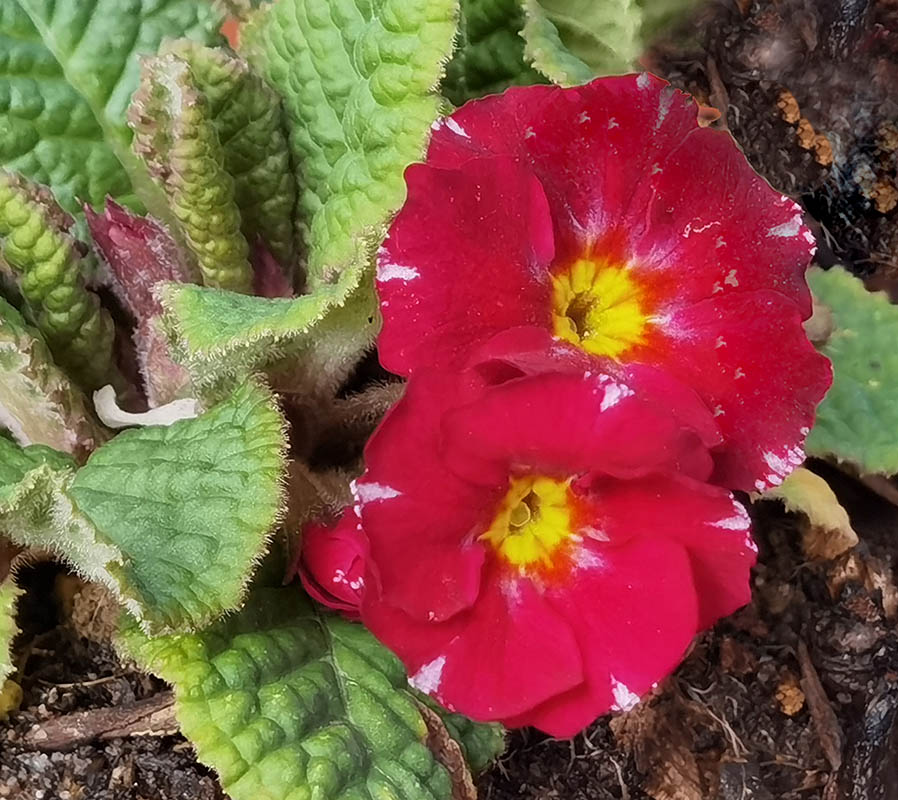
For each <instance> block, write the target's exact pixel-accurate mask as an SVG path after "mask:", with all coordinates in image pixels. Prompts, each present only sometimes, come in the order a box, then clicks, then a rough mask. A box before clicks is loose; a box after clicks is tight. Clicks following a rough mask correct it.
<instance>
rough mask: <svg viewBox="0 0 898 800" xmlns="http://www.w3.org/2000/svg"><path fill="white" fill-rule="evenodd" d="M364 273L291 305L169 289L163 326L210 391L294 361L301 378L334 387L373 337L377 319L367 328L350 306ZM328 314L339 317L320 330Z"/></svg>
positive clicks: (172, 286)
mask: <svg viewBox="0 0 898 800" xmlns="http://www.w3.org/2000/svg"><path fill="white" fill-rule="evenodd" d="M359 272H360V269H359V268H358V267H357V268H356V269H355V270H347V271H344V272H342V273H341V274H340V277H339V279H338V281H337V283H336V284H334V285H333V286H322V287H320V288H319V289H318V290H317V291H316V292H315V293H314V294H311V295H305V296H303V297H298V298H295V299H292V300H288V299H277V298H275V299H268V298H263V297H248V296H245V295H238V294H235V293H233V292H222V291H212V290H209V289H202V288H200V287H197V286H187V285H183V284H168V285H167V286H166V287H165V289H164V290H163V292H162V301H163V306H164V308H165V314H164V316H163V325H164V326H165V329H166V332H167V335H168V338H169V341H170V342H171V344H172V351H173V353H174V356H175V358H176V359H177V360H178V361H179V362H180V363H181V364H183V365H184V366H185V367H186V368H187V369H188V370H189V371H190V373H191V375H192V377H193V379H194V383H195V384H196V385H197V386H198V387H200V388H204V389H205V388H208V387H210V386H215V385H216V384H219V383H221V382H223V381H226V380H229V379H235V378H239V377H240V376H241V375H245V374H246V373H247V372H250V371H252V370H253V369H256V368H257V367H260V366H263V365H266V364H272V363H275V362H277V361H278V360H279V359H283V358H285V357H287V356H290V361H291V366H290V369H291V370H292V371H293V372H294V373H295V375H297V376H298V374H299V372H300V371H301V370H305V371H306V372H311V373H312V375H314V376H315V381H314V383H315V384H317V385H321V386H322V387H323V386H325V385H327V386H330V385H332V384H333V382H334V381H330V380H328V377H329V376H331V375H334V374H335V373H336V374H338V375H339V374H342V370H341V369H340V367H341V357H342V356H343V353H344V351H345V350H347V349H348V350H349V351H350V352H349V354H348V357H349V359H350V360H352V361H354V359H355V357H356V355H357V353H359V352H361V350H362V349H364V347H365V346H367V344H368V343H369V342H370V341H371V340H372V338H373V336H374V332H375V330H374V324H373V320H372V321H371V322H369V323H368V324H367V325H360V324H359V323H358V322H357V318H358V316H361V314H362V313H364V309H362V310H361V311H360V310H359V309H358V308H357V305H358V303H356V304H354V305H353V304H349V302H348V300H349V298H350V296H351V293H352V291H353V289H354V288H355V285H356V283H357V281H358V279H359ZM368 303H370V304H371V305H373V299H372V300H369V301H368ZM341 307H345V308H341ZM329 312H330V313H331V314H336V315H337V316H336V318H335V319H334V320H330V321H329V322H328V324H327V325H324V326H323V327H322V329H320V330H319V329H317V328H315V327H314V326H315V325H316V323H320V322H321V320H322V319H323V318H325V316H326V315H327V314H328V313H329ZM313 331H314V335H312V332H313ZM329 334H330V335H329ZM306 388H307V390H308V391H314V387H313V386H311V385H307V386H306Z"/></svg>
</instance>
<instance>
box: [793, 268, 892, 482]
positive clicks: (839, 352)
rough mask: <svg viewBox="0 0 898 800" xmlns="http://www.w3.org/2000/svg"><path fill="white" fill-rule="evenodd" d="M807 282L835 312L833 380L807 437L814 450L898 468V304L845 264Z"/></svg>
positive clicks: (876, 468) (814, 273) (828, 348)
mask: <svg viewBox="0 0 898 800" xmlns="http://www.w3.org/2000/svg"><path fill="white" fill-rule="evenodd" d="M808 283H809V284H810V286H811V290H812V291H813V292H814V296H815V297H816V299H817V300H818V301H820V302H821V303H823V304H824V305H826V306H828V307H829V308H830V310H831V311H832V315H833V330H832V333H831V335H830V337H829V339H828V340H827V341H826V342H825V343H824V344H823V345H822V346H821V347H820V350H821V352H822V353H823V354H824V355H825V356H827V357H828V358H829V359H830V360H831V361H832V364H833V385H832V388H831V389H830V390H829V393H828V394H827V395H826V397H825V398H824V399H823V402H822V403H821V404H820V407H819V408H818V409H817V421H816V423H815V425H814V428H813V430H812V431H811V433H810V435H809V436H808V441H807V450H808V453H809V454H810V455H813V456H820V457H834V458H836V459H838V460H839V461H848V462H851V463H852V464H855V465H856V466H857V467H858V468H859V469H860V470H861V472H864V473H868V474H870V473H881V474H884V475H894V474H896V473H898V404H896V402H895V397H896V396H898V351H896V349H895V344H894V343H895V341H898V307H896V306H894V305H892V304H891V303H889V300H888V297H886V295H885V294H884V293H882V292H875V293H871V292H868V291H867V290H866V289H865V288H864V284H863V282H862V281H860V280H858V279H857V278H855V277H854V276H853V275H851V274H850V273H848V272H846V271H845V270H844V269H842V268H840V267H833V268H832V269H830V270H827V271H826V272H824V271H823V270H817V269H815V270H811V271H810V272H809V273H808Z"/></svg>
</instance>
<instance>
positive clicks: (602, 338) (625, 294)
mask: <svg viewBox="0 0 898 800" xmlns="http://www.w3.org/2000/svg"><path fill="white" fill-rule="evenodd" d="M646 300H647V298H646V297H645V291H644V290H643V288H642V286H641V285H640V284H639V282H638V281H636V280H634V278H633V276H632V275H631V274H630V271H629V270H628V269H627V267H625V266H617V265H612V264H606V263H604V262H602V261H596V260H595V259H592V258H581V259H578V260H577V261H575V262H574V263H573V264H572V265H571V266H570V267H569V268H568V269H566V270H565V271H564V272H560V273H558V274H557V275H553V276H552V322H553V326H554V333H555V336H557V337H558V338H559V339H563V340H564V341H567V342H571V343H572V344H575V345H576V346H577V347H579V348H581V349H582V350H585V351H586V352H587V353H592V354H593V355H597V356H607V357H609V358H620V357H621V356H622V355H624V353H626V352H627V351H628V350H630V349H631V348H633V347H636V346H637V345H640V344H644V343H645V340H646V336H647V334H648V328H649V326H650V324H651V323H650V321H649V314H648V313H647V310H646V307H647V302H646Z"/></svg>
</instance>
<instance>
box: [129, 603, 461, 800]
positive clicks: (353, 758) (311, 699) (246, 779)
mask: <svg viewBox="0 0 898 800" xmlns="http://www.w3.org/2000/svg"><path fill="white" fill-rule="evenodd" d="M122 642H123V645H124V648H125V650H126V651H127V652H128V653H129V654H130V655H132V656H133V657H134V658H135V659H136V660H137V661H138V663H140V664H142V665H144V666H145V667H146V668H147V669H148V670H149V671H151V672H154V673H156V674H158V675H159V676H161V677H162V678H164V679H165V680H167V681H169V682H170V683H172V684H173V685H174V687H175V697H176V700H177V715H178V720H179V722H180V725H181V730H182V731H183V732H184V734H185V735H186V736H187V737H188V738H189V739H190V740H191V741H192V742H193V744H194V746H195V747H196V752H197V756H198V757H199V759H200V760H201V761H203V762H204V763H206V764H208V765H209V766H211V767H213V768H214V769H215V770H216V771H217V772H218V774H219V777H220V779H221V783H222V786H223V788H224V790H225V791H226V792H227V793H228V795H229V796H230V797H232V798H233V800H305V799H306V798H314V800H331V799H333V800H338V798H339V800H448V799H449V797H450V793H451V786H450V780H449V775H448V774H447V772H446V771H445V770H444V769H443V767H442V766H440V765H439V764H438V763H437V762H436V761H435V760H434V758H433V756H432V755H431V753H430V751H429V750H428V749H427V747H426V746H425V745H424V744H423V742H424V739H425V737H426V734H427V731H426V727H425V725H424V722H423V720H422V718H421V714H420V712H419V711H418V708H417V705H416V703H415V701H414V699H413V697H412V695H411V694H410V693H409V689H408V685H407V683H406V678H405V673H404V672H403V669H402V666H401V664H400V663H399V662H398V661H397V660H396V658H395V657H394V656H393V655H392V654H391V653H389V652H388V651H387V650H386V649H385V648H384V647H383V646H381V645H380V644H379V643H378V642H377V641H376V640H375V639H374V638H373V637H372V636H371V634H369V633H368V632H367V631H366V630H365V629H364V628H363V627H362V626H360V625H357V624H353V623H350V622H347V621H345V620H343V619H340V618H338V617H335V616H331V615H322V614H320V613H318V612H317V611H316V610H315V609H314V608H313V607H312V605H311V603H310V602H309V600H308V599H307V598H306V597H305V596H304V595H303V594H302V592H300V591H299V590H298V589H297V588H296V587H295V586H292V587H287V588H258V589H255V590H254V591H253V592H252V594H251V595H250V597H249V599H248V601H247V604H246V606H245V607H244V608H243V610H242V611H240V613H238V614H236V615H234V616H232V617H227V618H226V619H223V620H222V621H220V622H218V623H216V624H215V625H214V626H212V627H211V628H209V629H207V630H204V631H202V632H200V633H195V634H182V635H174V636H166V637H161V638H156V639H148V638H146V637H145V636H143V635H142V634H141V633H140V631H139V630H138V629H137V626H135V625H131V626H129V627H127V628H126V629H125V630H124V631H123V634H122Z"/></svg>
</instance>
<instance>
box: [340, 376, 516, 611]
mask: <svg viewBox="0 0 898 800" xmlns="http://www.w3.org/2000/svg"><path fill="white" fill-rule="evenodd" d="M470 389H471V387H470V386H469V384H467V383H465V381H464V378H463V376H462V377H460V376H455V375H451V374H447V373H441V372H435V371H428V372H426V373H425V374H421V375H416V376H415V378H414V379H413V380H411V381H410V382H409V384H408V387H407V389H406V393H405V397H404V398H403V399H402V400H401V401H400V402H399V403H397V404H396V405H395V406H394V407H393V408H392V409H391V411H390V412H389V413H388V414H387V416H386V417H385V418H384V421H383V422H382V423H381V425H380V427H379V429H378V430H377V432H376V433H375V434H374V436H372V437H371V439H370V440H369V441H368V445H367V446H366V448H365V461H366V464H367V470H366V472H365V474H364V475H363V476H362V477H361V478H360V479H359V480H358V481H356V483H355V484H354V487H353V492H354V495H355V498H356V510H357V513H358V515H359V517H360V518H361V520H362V525H363V527H364V529H365V533H366V535H367V537H368V542H369V548H370V552H371V557H372V559H373V561H374V563H376V564H377V565H378V573H379V578H380V579H381V580H382V583H383V586H384V589H383V595H384V599H385V601H386V602H389V603H393V604H394V605H397V606H399V607H401V608H403V609H405V610H406V611H407V612H408V613H410V614H412V615H413V616H415V617H418V618H420V619H436V620H443V619H447V618H449V617H451V616H452V615H453V614H456V613H458V612H459V611H460V610H462V609H464V608H467V607H468V606H470V605H471V604H472V603H473V602H474V600H475V599H476V597H477V593H478V591H479V586H480V571H481V567H482V564H483V558H484V553H483V548H482V547H481V546H480V545H479V544H478V543H476V542H474V541H472V539H471V536H470V531H471V529H472V528H473V527H475V526H476V525H477V524H478V523H479V522H480V521H481V520H482V519H483V517H484V515H488V514H489V513H490V511H491V510H492V509H493V508H494V507H495V505H496V503H497V502H498V499H499V497H501V495H502V493H503V492H504V488H505V487H504V486H502V485H498V486H495V487H490V488H486V489H484V487H483V485H481V486H475V485H473V484H471V483H467V482H465V481H462V480H460V479H459V478H458V477H457V476H456V475H454V474H453V473H452V472H451V471H450V470H448V469H447V468H446V467H445V465H444V464H443V461H442V458H441V452H440V439H439V424H440V419H441V415H442V414H443V413H444V411H445V409H446V408H448V407H450V406H451V405H452V404H454V403H457V402H459V398H460V397H463V396H464V394H465V392H466V391H469V390H470Z"/></svg>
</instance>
